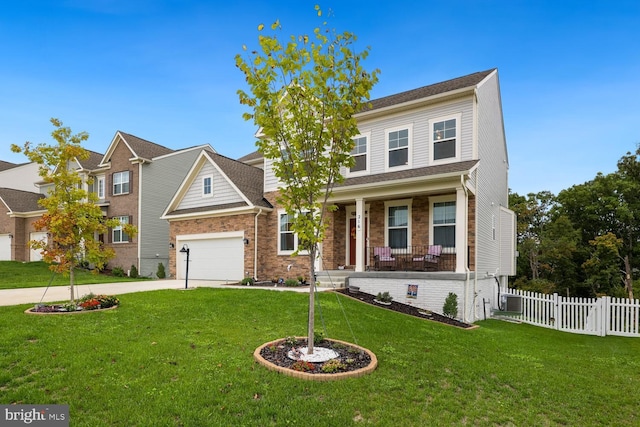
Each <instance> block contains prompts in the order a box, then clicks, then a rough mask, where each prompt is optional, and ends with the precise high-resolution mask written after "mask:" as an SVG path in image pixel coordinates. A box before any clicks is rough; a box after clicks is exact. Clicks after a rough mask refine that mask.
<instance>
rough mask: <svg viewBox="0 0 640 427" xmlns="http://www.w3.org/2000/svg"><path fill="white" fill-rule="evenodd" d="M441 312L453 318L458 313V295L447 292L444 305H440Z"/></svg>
mask: <svg viewBox="0 0 640 427" xmlns="http://www.w3.org/2000/svg"><path fill="white" fill-rule="evenodd" d="M442 313H443V314H444V315H445V316H448V317H451V318H454V317H456V316H457V315H458V295H456V294H454V293H453V292H449V295H447V299H445V300H444V306H443V307H442Z"/></svg>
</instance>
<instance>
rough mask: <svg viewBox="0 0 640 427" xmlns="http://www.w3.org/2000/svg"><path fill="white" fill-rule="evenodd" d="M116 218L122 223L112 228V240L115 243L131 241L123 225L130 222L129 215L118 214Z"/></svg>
mask: <svg viewBox="0 0 640 427" xmlns="http://www.w3.org/2000/svg"><path fill="white" fill-rule="evenodd" d="M115 219H117V220H119V221H120V225H118V226H117V227H113V229H112V230H111V233H112V235H111V241H112V242H113V243H125V242H128V241H129V235H128V234H127V233H125V232H124V228H123V226H124V225H125V224H129V217H128V216H118V217H115Z"/></svg>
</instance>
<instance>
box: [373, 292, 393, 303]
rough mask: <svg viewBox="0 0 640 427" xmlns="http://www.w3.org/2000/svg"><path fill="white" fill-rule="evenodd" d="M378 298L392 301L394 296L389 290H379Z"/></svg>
mask: <svg viewBox="0 0 640 427" xmlns="http://www.w3.org/2000/svg"><path fill="white" fill-rule="evenodd" d="M376 300H378V301H380V302H391V301H393V297H392V296H391V294H389V291H384V292H378V295H376Z"/></svg>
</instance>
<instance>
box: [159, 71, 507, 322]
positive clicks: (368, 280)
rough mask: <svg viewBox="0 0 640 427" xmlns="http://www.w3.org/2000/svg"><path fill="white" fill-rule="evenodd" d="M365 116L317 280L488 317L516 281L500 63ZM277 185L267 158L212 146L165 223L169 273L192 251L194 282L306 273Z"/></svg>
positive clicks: (385, 103)
mask: <svg viewBox="0 0 640 427" xmlns="http://www.w3.org/2000/svg"><path fill="white" fill-rule="evenodd" d="M356 118H357V121H358V128H359V131H360V134H359V135H358V136H357V137H356V138H355V148H354V150H353V152H352V155H353V156H354V158H355V165H354V166H353V167H352V168H350V169H349V170H346V169H345V170H343V173H344V176H345V180H344V182H343V183H341V184H340V185H339V186H336V187H335V188H334V191H333V195H332V198H331V202H332V203H334V204H336V205H337V206H338V209H337V211H335V212H332V213H330V214H329V215H328V217H327V224H328V231H327V234H326V238H325V240H324V242H323V243H322V246H321V249H320V251H321V257H320V258H319V259H318V260H316V263H317V265H316V267H317V270H319V273H318V280H319V281H320V282H321V283H322V284H323V285H327V286H329V285H331V282H332V281H334V280H335V279H336V278H339V277H340V278H343V279H340V280H345V281H348V283H349V285H350V286H358V287H360V289H361V290H363V291H366V292H370V293H377V292H379V291H389V292H390V293H391V294H392V295H393V296H394V298H395V299H396V300H397V301H401V302H406V303H410V304H414V305H416V306H419V307H423V308H425V309H430V310H433V311H439V312H441V311H442V306H443V303H444V299H445V298H446V297H447V295H448V293H449V292H454V293H456V294H457V295H458V301H459V302H460V303H459V306H460V311H459V317H460V318H463V319H465V320H475V319H478V318H480V317H481V316H482V315H483V313H484V308H485V304H492V305H493V306H495V305H496V297H497V283H503V284H504V283H505V281H506V278H507V277H508V276H509V275H513V274H515V215H514V213H513V212H512V211H510V210H509V209H508V182H507V181H508V171H509V162H508V155H507V146H506V137H505V133H504V125H503V117H502V105H501V99H500V86H499V80H498V71H497V69H491V70H487V71H482V72H477V73H473V74H469V75H466V76H463V77H458V78H455V79H451V80H447V81H445V82H441V83H436V84H432V85H429V86H424V87H421V88H418V89H414V90H410V91H407V92H402V93H398V94H394V95H391V96H387V97H384V98H380V99H376V100H373V101H371V103H370V107H369V108H366V109H364V110H363V111H361V112H360V113H358V114H357V116H356ZM278 190H279V182H278V180H277V179H276V178H275V176H274V174H273V172H272V169H271V162H270V160H269V159H263V158H262V157H261V156H260V155H259V153H251V154H249V155H247V156H245V157H243V158H241V159H239V160H238V161H234V160H231V159H228V158H225V157H223V156H221V155H215V154H210V153H207V152H206V151H203V152H201V154H200V156H198V159H197V160H196V162H194V164H193V166H192V168H191V170H190V171H189V172H188V174H187V177H186V179H185V181H184V182H183V183H182V184H181V186H180V188H179V191H177V192H176V194H175V195H174V197H173V199H172V200H171V202H170V203H169V205H168V206H167V209H166V210H165V212H164V215H163V217H162V218H163V219H166V220H167V221H169V224H170V227H169V228H170V239H171V243H172V244H173V245H174V246H175V250H174V251H173V254H172V255H171V262H170V271H171V272H172V273H173V274H175V275H176V276H177V277H178V278H184V277H185V274H186V262H185V259H184V257H181V255H182V254H181V253H180V252H179V250H180V249H181V248H182V247H183V246H184V245H187V246H188V247H189V248H190V256H191V260H190V263H189V268H190V270H189V277H191V278H196V279H216V280H240V279H242V278H243V277H247V276H250V277H254V278H256V279H258V280H264V279H267V280H269V279H272V278H279V277H283V278H289V277H297V276H306V275H307V274H308V267H307V265H308V264H307V263H308V259H306V258H304V257H303V256H299V257H298V258H292V257H291V254H292V253H293V252H294V251H295V250H296V249H297V237H296V236H295V235H294V234H293V233H292V232H291V231H290V228H289V217H288V215H287V214H286V212H284V210H283V209H282V208H281V207H279V206H278V205H277V202H276V198H277V194H278ZM174 260H175V262H174Z"/></svg>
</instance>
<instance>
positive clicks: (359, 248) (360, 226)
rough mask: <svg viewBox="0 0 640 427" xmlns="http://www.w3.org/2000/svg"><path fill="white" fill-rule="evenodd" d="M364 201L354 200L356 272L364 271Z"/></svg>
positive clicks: (360, 199)
mask: <svg viewBox="0 0 640 427" xmlns="http://www.w3.org/2000/svg"><path fill="white" fill-rule="evenodd" d="M364 221H365V217H364V199H362V198H358V199H356V271H364V265H365V262H364V261H365V260H364Z"/></svg>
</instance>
